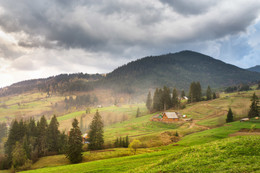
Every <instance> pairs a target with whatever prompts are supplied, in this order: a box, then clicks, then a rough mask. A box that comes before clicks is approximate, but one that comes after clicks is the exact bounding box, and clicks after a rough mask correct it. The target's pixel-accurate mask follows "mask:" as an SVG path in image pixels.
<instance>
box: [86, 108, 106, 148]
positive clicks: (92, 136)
mask: <svg viewBox="0 0 260 173" xmlns="http://www.w3.org/2000/svg"><path fill="white" fill-rule="evenodd" d="M103 128H104V124H103V121H102V117H101V116H100V114H99V112H98V110H97V111H96V114H95V115H94V117H93V120H92V122H91V124H90V131H89V145H88V147H89V149H90V150H98V149H102V148H103V145H104V137H103V133H104V130H103Z"/></svg>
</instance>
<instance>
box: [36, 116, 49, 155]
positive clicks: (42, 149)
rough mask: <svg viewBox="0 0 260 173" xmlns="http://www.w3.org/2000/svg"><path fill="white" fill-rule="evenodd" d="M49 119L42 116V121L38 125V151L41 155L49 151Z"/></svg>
mask: <svg viewBox="0 0 260 173" xmlns="http://www.w3.org/2000/svg"><path fill="white" fill-rule="evenodd" d="M47 128H48V124H47V120H46V118H45V116H42V117H41V119H40V122H39V124H38V126H37V131H38V137H37V145H38V153H39V155H40V156H44V155H46V152H47V149H48V148H47Z"/></svg>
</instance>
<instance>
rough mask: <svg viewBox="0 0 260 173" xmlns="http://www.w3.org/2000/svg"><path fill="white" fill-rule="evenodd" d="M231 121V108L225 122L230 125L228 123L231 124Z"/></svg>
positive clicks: (232, 118)
mask: <svg viewBox="0 0 260 173" xmlns="http://www.w3.org/2000/svg"><path fill="white" fill-rule="evenodd" d="M233 121H234V116H233V112H232V110H231V108H229V110H228V114H227V119H226V122H227V123H230V122H233Z"/></svg>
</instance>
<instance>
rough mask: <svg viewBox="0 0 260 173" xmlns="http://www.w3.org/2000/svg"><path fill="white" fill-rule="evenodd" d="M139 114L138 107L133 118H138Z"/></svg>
mask: <svg viewBox="0 0 260 173" xmlns="http://www.w3.org/2000/svg"><path fill="white" fill-rule="evenodd" d="M140 115H141V113H140V108H139V107H138V108H137V110H136V115H135V117H136V118H138V117H140Z"/></svg>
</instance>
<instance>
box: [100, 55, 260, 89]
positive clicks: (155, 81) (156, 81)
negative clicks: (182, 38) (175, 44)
mask: <svg viewBox="0 0 260 173" xmlns="http://www.w3.org/2000/svg"><path fill="white" fill-rule="evenodd" d="M256 80H260V75H259V74H258V73H255V72H250V71H247V70H244V69H241V68H239V67H236V66H234V65H230V64H226V63H224V62H222V61H220V60H216V59H214V58H212V57H209V56H206V55H203V54H200V53H197V52H192V51H182V52H178V53H174V54H172V53H170V54H166V55H161V56H150V57H145V58H142V59H139V60H137V61H133V62H130V63H128V64H126V65H124V66H121V67H119V68H117V69H116V70H114V71H113V72H111V73H109V74H108V75H107V77H106V78H104V79H103V80H101V81H102V82H103V84H106V85H108V86H110V87H113V88H117V89H119V90H123V91H126V92H130V93H131V92H134V91H136V90H143V89H146V90H147V89H149V88H155V87H161V86H163V85H167V86H170V87H176V88H179V89H186V90H188V88H189V84H190V83H191V82H192V81H200V82H201V84H202V87H203V88H206V87H207V86H208V85H210V86H211V87H213V88H218V87H223V86H229V85H234V84H239V83H248V82H251V81H256Z"/></svg>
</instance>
